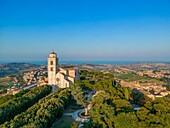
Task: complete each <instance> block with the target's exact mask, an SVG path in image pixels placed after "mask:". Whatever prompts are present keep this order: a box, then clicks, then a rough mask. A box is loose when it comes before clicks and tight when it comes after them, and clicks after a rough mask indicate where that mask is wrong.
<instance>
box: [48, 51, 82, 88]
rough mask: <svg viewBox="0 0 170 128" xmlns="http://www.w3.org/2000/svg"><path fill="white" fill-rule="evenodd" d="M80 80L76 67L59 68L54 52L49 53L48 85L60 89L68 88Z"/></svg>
mask: <svg viewBox="0 0 170 128" xmlns="http://www.w3.org/2000/svg"><path fill="white" fill-rule="evenodd" d="M79 79H80V75H79V69H78V68H77V67H67V68H60V67H59V65H58V58H57V54H56V53H55V52H51V53H50V55H49V58H48V84H49V85H57V86H58V87H60V88H66V87H69V85H70V84H72V83H74V82H75V81H76V80H79Z"/></svg>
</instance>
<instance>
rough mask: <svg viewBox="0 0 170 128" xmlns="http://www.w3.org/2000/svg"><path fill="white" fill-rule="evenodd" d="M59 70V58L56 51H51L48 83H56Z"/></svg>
mask: <svg viewBox="0 0 170 128" xmlns="http://www.w3.org/2000/svg"><path fill="white" fill-rule="evenodd" d="M57 71H58V58H57V54H56V53H55V52H51V53H50V55H49V58H48V85H56V74H57Z"/></svg>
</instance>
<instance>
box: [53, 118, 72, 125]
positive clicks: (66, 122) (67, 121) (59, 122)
mask: <svg viewBox="0 0 170 128" xmlns="http://www.w3.org/2000/svg"><path fill="white" fill-rule="evenodd" d="M72 123H73V119H72V117H71V116H62V117H61V118H60V119H57V120H56V121H55V122H54V124H53V126H52V127H51V128H70V127H71V126H72Z"/></svg>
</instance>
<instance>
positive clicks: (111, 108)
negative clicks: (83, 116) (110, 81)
mask: <svg viewBox="0 0 170 128" xmlns="http://www.w3.org/2000/svg"><path fill="white" fill-rule="evenodd" d="M91 105H92V108H91V110H90V116H91V121H90V123H89V124H88V125H87V124H86V125H87V126H88V127H96V128H97V127H110V128H112V127H116V126H117V125H119V123H121V121H122V120H123V118H122V119H120V120H119V118H120V117H122V116H120V115H121V114H122V113H123V114H126V113H128V116H130V117H129V118H128V119H129V120H128V119H127V121H128V122H131V123H132V121H133V118H132V119H131V116H132V117H133V116H135V114H134V110H133V108H132V106H131V104H130V103H129V101H128V100H127V99H126V97H125V96H124V94H123V93H122V92H120V91H119V90H117V89H115V88H114V87H112V88H111V87H109V91H100V92H98V94H96V96H95V97H93V99H92V102H91ZM134 123H135V122H134ZM126 125H127V124H125V125H124V127H125V126H126ZM131 126H132V125H131Z"/></svg>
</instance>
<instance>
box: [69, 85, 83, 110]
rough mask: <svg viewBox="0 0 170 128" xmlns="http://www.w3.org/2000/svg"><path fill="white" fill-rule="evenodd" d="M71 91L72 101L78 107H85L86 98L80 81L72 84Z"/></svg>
mask: <svg viewBox="0 0 170 128" xmlns="http://www.w3.org/2000/svg"><path fill="white" fill-rule="evenodd" d="M69 89H70V91H71V101H72V103H73V104H74V106H76V107H85V106H86V100H85V97H84V92H83V89H82V88H81V87H80V86H79V83H78V82H76V83H75V84H72V85H70V88H69Z"/></svg>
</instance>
